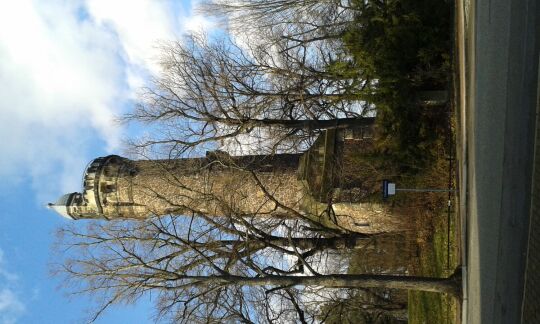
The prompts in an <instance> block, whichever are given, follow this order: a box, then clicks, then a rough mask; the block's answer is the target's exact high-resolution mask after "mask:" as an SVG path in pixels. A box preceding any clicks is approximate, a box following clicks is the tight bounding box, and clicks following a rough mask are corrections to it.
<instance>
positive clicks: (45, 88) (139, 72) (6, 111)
mask: <svg viewBox="0 0 540 324" xmlns="http://www.w3.org/2000/svg"><path fill="white" fill-rule="evenodd" d="M194 7H196V3H193V0H192V1H190V0H182V1H180V0H176V1H175V0H34V1H32V0H16V1H14V0H0V203H1V205H2V208H0V324H7V323H74V322H81V321H84V320H85V319H86V318H87V310H88V309H89V308H90V307H91V305H92V304H91V302H90V301H89V300H88V299H86V298H81V297H77V298H72V297H69V296H66V294H65V291H62V290H59V289H58V286H59V285H60V282H59V280H58V278H56V277H55V276H53V275H51V274H50V271H49V270H50V267H49V265H50V264H51V263H54V262H55V260H52V255H53V254H52V253H51V249H52V243H53V242H54V239H55V231H56V229H57V228H58V227H60V226H62V225H65V223H66V222H69V220H66V219H63V218H62V217H60V216H58V215H56V214H54V213H53V212H52V211H50V210H48V209H47V208H45V205H46V203H47V202H54V201H55V200H56V199H57V198H58V197H59V196H60V195H62V194H64V193H68V192H73V191H80V189H81V188H80V187H81V177H82V174H83V171H84V169H85V166H86V164H87V163H88V162H89V161H90V160H92V159H93V158H95V157H98V156H104V155H108V154H112V153H115V154H119V153H120V154H121V153H122V150H123V140H124V139H125V138H126V137H127V136H130V135H133V133H136V132H138V131H140V130H138V129H136V128H135V129H127V128H126V126H125V125H120V124H119V123H118V122H117V117H118V116H120V115H122V113H125V112H127V111H129V110H130V109H131V108H132V107H133V104H134V101H135V100H136V94H137V92H138V91H139V89H140V88H141V87H142V86H144V85H145V83H146V82H148V80H149V77H150V76H151V75H153V74H156V73H159V65H158V64H157V57H158V54H159V52H158V50H157V47H158V46H159V43H160V42H163V41H174V40H179V39H181V35H182V34H183V33H184V32H189V31H200V30H202V29H205V30H210V29H212V28H213V25H212V23H211V21H210V20H209V19H207V18H206V17H202V16H200V15H198V14H196V13H195V11H194V10H193V8H194ZM77 226H79V225H77ZM80 226H84V224H81V225H80ZM151 311H152V310H151V304H150V302H148V301H143V302H141V303H139V304H137V305H134V306H127V307H116V308H113V309H111V310H109V311H108V312H107V313H105V314H104V316H102V317H101V318H100V319H99V320H98V321H97V323H146V322H151V320H150V316H151V315H152V312H151Z"/></svg>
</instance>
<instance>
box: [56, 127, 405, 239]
mask: <svg viewBox="0 0 540 324" xmlns="http://www.w3.org/2000/svg"><path fill="white" fill-rule="evenodd" d="M372 131H373V130H372V128H371V127H369V126H367V127H362V128H355V129H345V130H335V129H333V130H327V131H325V132H323V134H321V136H319V138H318V139H317V140H316V141H315V143H314V144H313V146H312V147H311V148H310V149H309V150H307V151H306V152H305V153H303V154H275V155H248V156H230V155H228V154H227V153H225V152H221V151H214V152H208V153H207V154H206V156H205V157H201V158H184V159H173V160H154V161H149V160H141V161H133V160H129V159H126V158H123V157H120V156H117V155H109V156H106V157H100V158H97V159H95V160H93V161H92V162H91V163H90V164H89V165H88V167H87V168H86V170H85V172H84V176H83V190H82V192H80V193H79V192H73V193H70V194H66V195H63V196H62V197H60V199H58V201H57V202H56V203H54V204H49V207H50V208H51V209H53V210H55V211H56V212H58V213H59V214H60V215H62V216H64V217H66V218H69V219H92V218H93V219H107V220H111V219H143V218H147V217H151V216H154V215H155V216H160V215H167V214H177V215H192V214H204V215H207V216H254V215H256V216H262V217H287V218H288V217H291V216H297V215H298V213H300V214H302V215H303V216H304V217H309V218H312V219H314V220H316V221H321V218H320V217H324V216H321V215H325V210H327V208H328V206H329V203H331V206H332V209H333V211H334V214H335V215H334V216H332V217H333V218H334V219H335V220H336V221H337V223H336V224H337V226H338V227H340V228H348V229H350V230H360V231H362V232H374V233H375V232H381V231H391V230H392V229H397V228H402V227H403V220H402V219H401V218H399V217H397V215H393V214H392V213H390V212H387V210H386V209H385V208H384V206H383V205H381V204H380V203H377V202H375V203H374V202H370V201H367V200H366V199H365V198H366V197H369V196H370V195H374V194H376V193H377V192H378V191H380V180H381V179H382V178H381V179H379V177H381V176H384V175H382V174H379V173H378V172H373V171H372V168H371V166H369V167H366V165H363V164H361V163H359V162H358V160H357V157H358V154H360V155H362V154H369V152H370V151H371V150H372V147H373V141H372ZM355 156H356V158H355ZM323 221H324V220H323Z"/></svg>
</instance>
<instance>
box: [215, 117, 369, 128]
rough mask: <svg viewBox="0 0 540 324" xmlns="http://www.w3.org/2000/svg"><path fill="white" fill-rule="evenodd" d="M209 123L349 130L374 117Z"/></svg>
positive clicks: (224, 120) (232, 119) (226, 120)
mask: <svg viewBox="0 0 540 324" xmlns="http://www.w3.org/2000/svg"><path fill="white" fill-rule="evenodd" d="M209 121H211V122H218V123H221V124H224V125H229V126H240V125H244V126H246V127H269V126H279V127H283V128H289V129H304V130H315V129H333V128H341V129H342V128H351V127H355V126H369V125H373V124H374V122H375V117H359V118H336V119H301V120H287V119H269V118H264V119H246V120H242V119H235V118H210V119H209Z"/></svg>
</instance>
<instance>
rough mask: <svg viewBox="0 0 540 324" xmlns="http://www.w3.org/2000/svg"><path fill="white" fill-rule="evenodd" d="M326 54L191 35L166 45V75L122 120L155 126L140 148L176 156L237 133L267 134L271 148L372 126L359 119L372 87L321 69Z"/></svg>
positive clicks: (369, 120) (328, 58) (235, 137)
mask: <svg viewBox="0 0 540 324" xmlns="http://www.w3.org/2000/svg"><path fill="white" fill-rule="evenodd" d="M331 56H332V54H331V53H329V52H325V51H324V50H323V49H319V53H317V54H316V55H315V54H313V53H311V49H308V48H306V47H298V48H296V49H294V50H287V51H285V52H280V51H276V50H275V48H269V47H265V46H252V47H249V48H247V49H246V48H242V47H240V46H238V45H237V44H235V43H234V42H233V41H231V40H223V39H217V40H212V41H209V40H208V39H207V38H205V37H202V36H191V37H188V38H187V39H186V41H185V42H183V43H175V44H171V45H168V46H164V48H163V58H162V65H163V68H164V71H163V74H162V75H161V77H159V78H158V79H156V80H155V82H154V86H152V87H150V88H147V89H146V90H145V91H144V94H143V96H142V101H141V104H140V105H139V106H138V108H137V109H136V110H135V111H134V112H133V113H131V114H129V115H128V116H126V118H127V120H128V121H137V122H141V121H142V122H147V123H150V124H153V125H159V127H160V133H161V134H163V135H162V136H161V137H159V138H157V139H151V140H149V141H145V142H144V143H142V144H141V146H144V145H169V148H170V147H173V146H174V148H175V150H177V151H178V152H179V153H180V154H181V153H183V152H184V151H185V150H189V149H193V148H194V147H198V146H199V147H203V146H206V147H208V146H212V145H214V146H215V145H219V144H220V143H223V142H224V141H227V140H238V139H239V138H240V137H241V136H263V137H264V136H266V139H267V144H268V146H269V147H270V150H275V149H276V148H277V147H279V145H281V144H283V143H285V142H287V141H291V140H292V141H293V142H294V144H298V141H295V140H294V139H297V140H300V142H301V141H302V140H305V139H306V138H313V135H316V134H317V133H318V132H319V131H320V130H323V129H329V128H345V127H351V126H355V125H367V124H372V123H373V118H368V117H364V116H363V115H364V114H365V113H366V111H367V110H366V109H365V108H366V107H362V105H365V101H362V96H363V92H362V91H361V90H358V89H360V88H363V87H366V86H367V85H369V82H367V81H365V80H364V81H355V80H349V79H344V78H341V77H336V75H334V74H332V73H330V72H329V71H327V70H325V69H326V67H325V65H326V64H327V63H328V61H331V60H332V58H331ZM357 82H360V83H361V84H356V83H357ZM352 89H356V90H354V91H353V90H352ZM357 90H358V91H357ZM366 93H367V92H366ZM261 129H262V130H263V133H264V135H261ZM216 143H217V144H216ZM291 146H298V145H293V144H291Z"/></svg>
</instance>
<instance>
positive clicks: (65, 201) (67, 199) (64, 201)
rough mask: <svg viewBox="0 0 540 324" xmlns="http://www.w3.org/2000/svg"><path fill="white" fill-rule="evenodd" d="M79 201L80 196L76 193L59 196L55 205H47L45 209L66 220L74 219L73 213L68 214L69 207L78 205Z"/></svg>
mask: <svg viewBox="0 0 540 324" xmlns="http://www.w3.org/2000/svg"><path fill="white" fill-rule="evenodd" d="M80 200H81V194H80V193H78V192H72V193H69V194H65V195H63V196H61V197H60V198H58V200H57V201H56V202H55V203H49V204H48V205H47V207H48V208H50V209H52V210H54V211H55V212H57V213H58V214H60V215H61V216H62V217H65V218H67V219H76V218H75V217H74V216H73V213H71V212H70V210H71V208H70V207H72V206H74V205H78V203H79V202H80Z"/></svg>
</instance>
